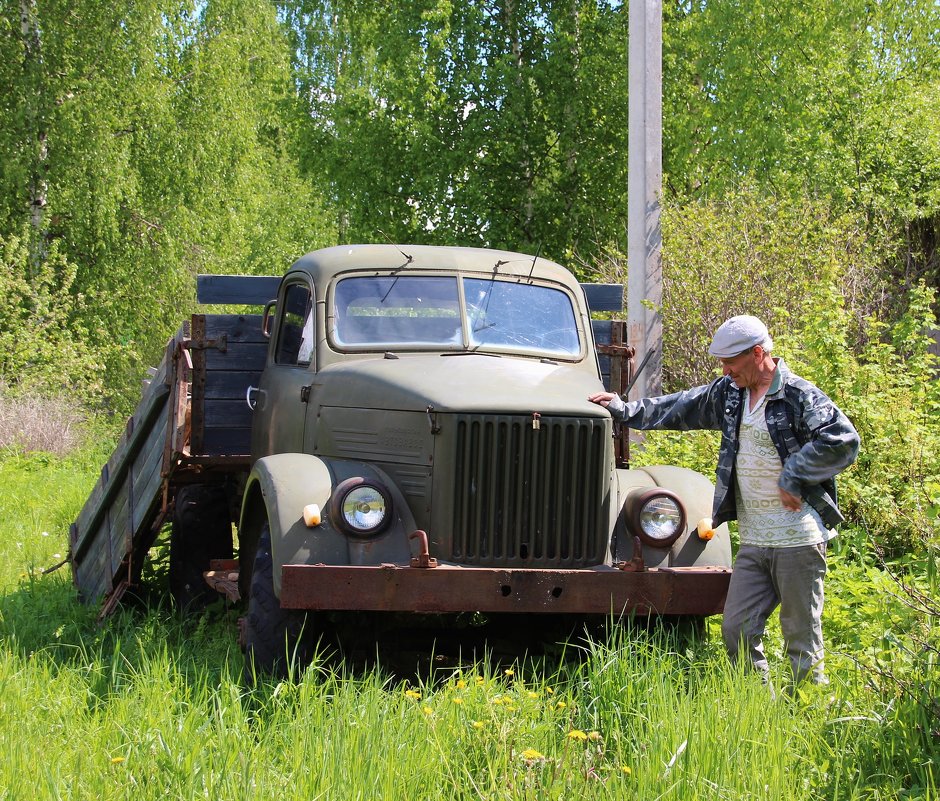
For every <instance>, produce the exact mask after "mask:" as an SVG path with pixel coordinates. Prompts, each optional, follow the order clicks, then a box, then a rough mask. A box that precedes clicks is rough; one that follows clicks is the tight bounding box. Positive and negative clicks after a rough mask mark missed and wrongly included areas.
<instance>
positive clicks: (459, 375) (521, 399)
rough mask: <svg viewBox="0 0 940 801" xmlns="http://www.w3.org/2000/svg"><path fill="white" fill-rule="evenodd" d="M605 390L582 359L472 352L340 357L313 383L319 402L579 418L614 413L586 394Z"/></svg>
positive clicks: (319, 374) (395, 409)
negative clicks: (572, 362) (561, 360)
mask: <svg viewBox="0 0 940 801" xmlns="http://www.w3.org/2000/svg"><path fill="white" fill-rule="evenodd" d="M603 390H604V386H603V384H602V383H601V381H600V380H599V379H598V378H597V377H596V376H595V375H593V374H592V372H590V371H588V370H586V369H585V368H584V365H580V366H572V365H568V364H562V363H559V364H553V363H545V362H540V361H537V360H535V359H519V358H513V357H511V356H485V355H480V354H474V353H468V354H459V355H449V356H441V355H439V354H419V355H403V356H401V357H399V358H392V359H386V358H375V359H360V360H356V361H347V362H341V363H338V364H333V365H330V366H328V367H325V368H323V369H322V370H321V371H320V372H319V373H317V377H316V379H315V381H314V384H313V395H314V398H315V402H316V403H317V404H318V405H320V406H339V407H347V408H349V407H358V408H372V409H387V410H389V411H421V412H423V411H426V410H427V408H428V406H433V407H434V409H435V410H437V411H440V412H463V413H471V414H485V413H496V414H518V413H522V414H530V413H532V412H539V413H540V414H565V415H574V416H578V417H606V416H607V415H608V412H607V410H606V409H604V408H603V407H601V406H598V405H597V404H595V403H591V402H590V401H589V400H588V399H587V398H588V395H591V394H593V393H596V392H602V391H603Z"/></svg>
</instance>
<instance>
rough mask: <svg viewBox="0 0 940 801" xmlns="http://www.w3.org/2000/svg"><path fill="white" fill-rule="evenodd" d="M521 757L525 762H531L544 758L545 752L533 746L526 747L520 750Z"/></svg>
mask: <svg viewBox="0 0 940 801" xmlns="http://www.w3.org/2000/svg"><path fill="white" fill-rule="evenodd" d="M522 758H523V759H524V760H525V761H526V762H533V761H534V760H536V759H545V754H543V753H541V752H539V751H536V750H535V749H534V748H526V750H525V751H523V752H522Z"/></svg>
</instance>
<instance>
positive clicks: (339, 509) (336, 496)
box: [330, 476, 392, 538]
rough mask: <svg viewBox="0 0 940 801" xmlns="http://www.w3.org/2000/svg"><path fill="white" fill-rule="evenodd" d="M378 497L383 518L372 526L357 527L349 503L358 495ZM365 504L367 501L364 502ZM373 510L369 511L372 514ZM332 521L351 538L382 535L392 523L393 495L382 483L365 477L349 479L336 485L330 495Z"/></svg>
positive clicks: (360, 525)
mask: <svg viewBox="0 0 940 801" xmlns="http://www.w3.org/2000/svg"><path fill="white" fill-rule="evenodd" d="M369 494H372V495H373V497H374V496H378V498H379V499H380V506H379V507H377V508H380V509H381V512H382V513H381V516H380V517H379V519H378V520H377V521H376V522H374V523H371V524H370V525H362V524H359V525H357V524H356V523H355V521H354V517H352V516H351V515H350V514H349V507H348V506H347V502H348V501H350V500H353V499H355V497H356V496H357V495H365V496H367V495H369ZM362 502H363V503H365V500H363V501H362ZM372 512H373V510H371V509H370V510H368V512H367V514H371V513H372ZM330 520H331V521H332V522H333V525H334V526H335V527H336V528H337V529H338V530H339V531H341V532H343V533H344V534H346V535H348V536H350V537H359V538H368V537H375V536H377V535H379V534H381V533H382V532H383V531H385V529H387V528H388V527H389V525H390V524H391V522H392V494H391V493H390V492H389V491H388V488H387V487H386V486H385V485H384V484H383V483H382V482H381V481H377V480H375V479H372V478H365V477H363V476H354V477H353V478H347V479H345V480H343V481H341V482H340V483H339V484H337V485H336V487H335V488H334V490H333V492H332V493H331V495H330Z"/></svg>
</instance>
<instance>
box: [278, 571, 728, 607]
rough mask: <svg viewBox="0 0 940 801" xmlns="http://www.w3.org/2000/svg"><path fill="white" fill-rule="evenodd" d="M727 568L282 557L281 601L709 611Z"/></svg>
mask: <svg viewBox="0 0 940 801" xmlns="http://www.w3.org/2000/svg"><path fill="white" fill-rule="evenodd" d="M730 578H731V570H730V568H724V567H694V568H692V567H673V568H654V569H650V570H643V571H638V572H630V571H625V570H618V569H617V568H612V567H598V568H590V569H582V570H544V569H540V570H537V569H522V568H519V569H504V568H475V567H458V566H449V565H440V566H437V567H433V568H421V567H410V566H405V565H388V564H387V565H381V566H336V565H284V567H283V572H282V574H281V606H282V607H284V608H287V609H309V610H324V611H326V610H333V611H338V610H361V611H390V612H421V613H447V612H488V613H498V612H507V613H512V612H524V613H534V614H599V615H609V614H614V615H621V614H630V613H637V614H642V615H649V614H654V615H713V614H718V613H719V612H721V611H722V610H723V609H724V603H725V595H726V594H727V591H728V582H729V580H730Z"/></svg>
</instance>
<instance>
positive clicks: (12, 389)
mask: <svg viewBox="0 0 940 801" xmlns="http://www.w3.org/2000/svg"><path fill="white" fill-rule="evenodd" d="M75 275H76V267H75V266H74V265H73V264H71V263H69V262H68V261H67V260H66V259H65V258H63V257H62V256H61V255H60V254H59V252H58V249H57V247H56V245H55V244H53V245H52V246H51V247H50V249H49V251H48V252H47V253H46V254H45V255H44V257H43V258H42V259H41V260H34V259H33V258H32V257H31V254H30V249H29V246H28V234H25V233H24V234H23V235H21V236H11V237H8V238H6V239H2V238H0V381H2V382H3V383H5V384H6V386H7V391H8V392H9V393H10V394H13V395H25V394H27V393H31V394H35V393H39V394H42V395H46V396H56V395H63V394H65V393H68V394H69V395H70V396H72V397H78V398H86V399H87V398H91V397H93V396H94V395H95V394H96V393H97V392H98V391H100V389H101V369H100V367H99V362H98V359H97V356H96V354H95V352H94V351H93V350H92V349H91V348H90V347H89V346H88V345H87V344H86V342H87V339H88V337H87V332H86V331H85V330H84V329H83V328H82V326H81V325H80V324H79V322H78V320H79V317H80V314H81V312H82V311H83V306H84V303H83V298H82V297H81V296H79V295H74V294H72V291H71V290H72V286H73V283H74V281H75Z"/></svg>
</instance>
